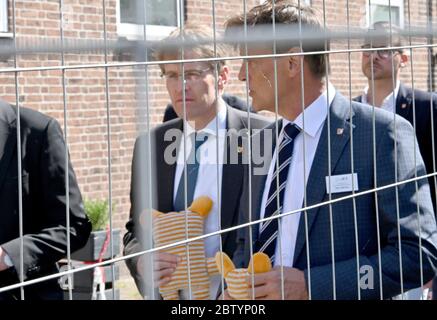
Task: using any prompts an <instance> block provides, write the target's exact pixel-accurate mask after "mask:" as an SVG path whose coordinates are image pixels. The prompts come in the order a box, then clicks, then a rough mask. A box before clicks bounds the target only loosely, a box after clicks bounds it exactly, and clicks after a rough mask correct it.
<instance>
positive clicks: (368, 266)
mask: <svg viewBox="0 0 437 320" xmlns="http://www.w3.org/2000/svg"><path fill="white" fill-rule="evenodd" d="M272 17H274V21H276V24H277V28H278V29H279V28H280V27H282V26H283V25H284V24H287V26H290V27H291V28H293V26H296V27H298V24H299V22H300V21H301V22H302V29H303V30H304V31H307V32H316V34H323V31H324V29H323V23H322V22H321V21H322V20H321V19H320V15H319V14H318V12H317V11H316V10H315V9H313V8H311V7H309V6H305V5H301V6H300V7H299V6H298V5H297V4H296V2H295V1H290V0H283V1H281V0H280V1H275V3H274V4H272V1H267V2H265V3H264V4H262V5H259V6H256V7H254V8H252V9H251V10H250V11H249V12H248V14H247V15H246V16H245V15H239V16H236V17H234V18H231V19H230V20H228V21H227V27H226V30H227V31H226V32H238V31H236V30H235V29H236V28H238V27H240V28H241V27H243V25H244V23H245V21H247V25H248V26H249V30H248V32H249V35H250V33H251V32H252V30H253V29H255V28H256V26H257V25H258V24H262V25H263V26H264V28H265V26H266V25H267V24H272V23H273V22H272V20H273V18H272ZM304 39H305V37H304ZM275 43H276V45H277V52H278V53H287V52H288V53H298V52H301V51H302V50H303V51H304V52H305V51H325V50H326V49H325V43H324V42H322V41H321V42H320V43H315V42H308V41H305V40H304V41H303V44H302V49H301V48H300V44H299V40H297V41H292V40H291V41H286V40H277V41H276V42H275ZM272 48H273V41H272V42H271V43H263V44H262V45H260V44H258V45H257V46H250V48H249V50H248V53H247V54H248V55H257V54H271V53H272V52H273V49H272ZM325 58H326V57H325V56H324V55H322V54H320V55H306V56H298V55H294V56H284V57H278V58H276V59H275V61H276V63H277V68H275V66H274V62H273V59H271V58H263V59H254V60H250V61H248V63H247V68H248V69H247V72H248V79H246V64H244V63H243V65H242V67H241V70H240V74H239V77H240V79H241V80H243V81H246V80H247V81H248V83H249V86H250V95H251V96H252V99H253V102H252V103H253V107H254V109H255V110H257V111H259V110H260V109H261V108H263V109H267V110H270V111H274V110H275V92H278V96H277V100H276V101H277V103H278V110H279V114H280V115H281V116H282V117H283V120H282V121H279V123H278V132H279V140H278V143H276V141H275V139H273V145H274V146H276V149H277V150H275V153H274V155H273V158H272V161H271V163H270V165H269V169H268V172H264V174H254V172H255V170H256V169H257V166H259V165H257V164H255V163H254V164H253V167H252V168H253V172H251V173H250V174H251V189H249V187H248V178H249V176H248V175H246V176H245V182H244V187H245V189H244V190H243V195H242V200H241V204H242V206H241V210H240V214H241V217H242V220H241V222H247V221H249V220H250V219H251V220H252V221H254V220H256V219H259V218H267V217H274V216H275V215H278V213H286V212H291V211H294V210H299V209H302V208H303V207H304V205H305V206H312V205H316V204H319V203H322V202H325V201H328V200H330V199H331V198H332V199H336V198H339V197H343V196H347V195H350V194H352V192H353V190H355V191H356V192H361V191H365V190H370V189H373V188H375V187H380V186H385V185H388V184H391V183H394V182H395V181H396V180H395V179H396V177H397V178H398V180H399V181H402V180H405V179H409V178H413V177H414V171H415V170H417V172H418V174H423V173H424V172H425V167H424V165H423V162H422V158H421V156H420V153H419V151H418V150H416V153H414V149H413V143H411V141H414V139H415V137H414V132H413V129H412V127H411V125H410V124H409V123H408V122H407V121H405V120H404V119H402V118H400V117H399V118H397V119H396V130H397V139H396V138H395V135H394V130H395V127H394V121H393V120H394V119H393V117H392V116H391V115H390V114H388V113H387V112H385V111H381V110H375V117H374V118H375V119H374V121H373V113H372V108H370V107H368V106H364V105H361V104H358V103H355V102H354V103H352V112H350V111H351V110H350V103H349V100H348V99H346V98H344V97H343V96H342V95H341V94H340V93H338V92H337V91H336V89H335V88H334V87H333V85H332V84H329V83H326V78H325V77H326V72H327V70H328V69H329V68H328V66H327V59H325ZM301 63H302V65H303V67H302V68H301ZM275 69H276V70H277V71H278V72H277V84H278V87H277V88H276V90H275V88H274V87H273V86H271V85H270V84H272V83H275ZM302 73H303V77H302ZM302 78H303V79H304V80H303V86H304V89H305V90H304V96H302V92H303V90H302V89H301V79H302ZM302 102H303V106H302ZM302 108H304V112H302V110H303V109H302ZM373 126H375V130H376V136H377V137H378V139H377V141H376V142H375V143H376V144H377V145H376V154H374V153H373V143H374V141H373V139H372V128H373ZM269 129H270V131H273V132H275V125H271V126H269V127H267V128H266V129H264V130H262V131H261V132H260V135H262V136H266V135H267V134H268V133H269V131H268V130H269ZM351 134H352V135H353V141H354V143H353V154H354V158H353V160H354V162H353V165H354V166H353V169H352V167H351V159H352V157H351V152H352V149H351V148H352V146H351ZM271 136H272V137H275V134H272V135H271ZM261 141H263V138H261ZM304 141H305V148H304V144H303V143H304ZM328 143H329V146H328ZM394 143H396V147H397V149H396V152H397V155H398V166H397V171H396V170H395V163H394V157H393V153H394V152H395V151H394ZM261 146H263V144H261ZM255 147H256V145H254V146H253V148H255ZM304 150H305V153H304ZM414 155H416V157H417V159H418V161H417V162H416V163H415V162H414ZM373 157H376V162H374V161H373ZM276 160H278V165H279V169H277V168H276ZM374 170H376V172H377V176H376V184H375V181H374V176H373V173H374ZM326 177H328V182H327V180H326ZM329 177H331V179H330V181H331V183H330V184H329ZM277 179H278V180H277ZM417 183H418V190H417V191H416V187H415V183H408V184H402V185H400V186H399V187H398V188H397V192H396V189H395V188H389V189H384V190H380V191H378V192H377V193H368V194H364V195H362V196H359V197H356V198H355V205H354V202H353V200H352V199H347V200H343V201H339V202H335V203H332V204H331V205H324V206H320V207H317V208H314V209H311V210H306V211H302V212H299V211H297V213H293V214H291V215H288V216H285V217H283V218H281V223H280V224H279V223H278V221H277V219H273V220H269V221H270V222H264V223H262V224H261V225H256V226H254V227H253V228H251V229H250V228H244V229H242V232H241V233H240V234H239V235H238V248H237V251H236V252H235V254H234V260H235V263H236V264H237V265H239V266H246V265H247V263H248V261H249V257H250V256H251V253H252V252H251V249H252V246H253V251H254V252H256V251H263V252H265V253H267V254H268V255H269V256H270V257H271V259H272V261H273V263H274V269H273V270H272V271H271V272H266V273H264V274H259V275H255V276H254V278H253V281H252V278H251V277H250V278H249V279H248V281H249V283H250V284H251V285H252V284H253V286H254V294H255V295H254V298H256V299H281V298H284V299H308V298H311V299H333V298H334V297H335V298H336V299H357V298H358V294H360V297H361V299H379V298H380V297H382V298H388V297H392V296H394V295H397V294H399V292H400V291H401V274H400V266H402V270H403V273H402V284H403V289H404V290H407V289H409V288H413V287H417V286H420V274H421V273H420V266H419V263H418V261H419V254H420V253H421V254H422V258H423V270H422V271H423V276H424V280H425V281H428V280H429V279H431V278H432V276H433V275H434V272H435V266H436V262H437V248H436V243H437V233H436V222H435V218H434V214H433V209H432V204H431V197H430V193H429V186H428V182H427V180H426V179H422V180H418V181H417ZM277 186H279V190H280V192H277ZM325 186H326V187H325ZM305 188H306V189H305ZM249 190H251V203H249V199H250V197H249V192H250V191H249ZM304 195H306V198H305V197H304ZM304 199H305V200H304ZM278 203H279V208H278V207H277V206H278ZM397 203H399V212H397ZM249 205H251V208H252V212H250V211H249V208H250V207H249ZM354 209H356V211H354ZM418 209H419V210H420V223H419V219H418V212H417V210H418ZM354 212H356V220H355V215H354ZM250 214H251V216H250ZM398 214H399V218H400V219H398V216H397V215H398ZM355 221H356V224H355ZM398 228H399V229H398ZM251 231H252V234H251V236H252V238H250V232H251ZM398 232H399V234H400V238H398ZM378 235H379V236H380V238H379V237H378ZM356 236H357V239H356ZM419 237H420V238H419ZM249 239H253V242H252V243H251V242H250V241H249ZM306 239H307V240H306ZM378 239H379V240H380V241H378ZM419 240H421V241H422V242H421V246H420V245H419ZM400 257H401V258H402V261H400ZM379 261H380V262H381V264H379ZM281 266H282V267H283V269H282V268H281ZM379 266H380V267H381V269H380V268H379ZM282 271H283V277H282ZM362 271H364V274H362V273H361V272H362ZM366 275H367V276H368V278H367V281H364V283H363V282H362V280H363V276H366ZM334 278H335V282H334ZM380 279H381V280H382V283H380ZM282 284H283V287H282ZM334 284H335V285H334ZM380 285H381V286H382V289H383V291H382V292H380ZM282 288H283V289H284V296H282ZM250 293H252V290H250Z"/></svg>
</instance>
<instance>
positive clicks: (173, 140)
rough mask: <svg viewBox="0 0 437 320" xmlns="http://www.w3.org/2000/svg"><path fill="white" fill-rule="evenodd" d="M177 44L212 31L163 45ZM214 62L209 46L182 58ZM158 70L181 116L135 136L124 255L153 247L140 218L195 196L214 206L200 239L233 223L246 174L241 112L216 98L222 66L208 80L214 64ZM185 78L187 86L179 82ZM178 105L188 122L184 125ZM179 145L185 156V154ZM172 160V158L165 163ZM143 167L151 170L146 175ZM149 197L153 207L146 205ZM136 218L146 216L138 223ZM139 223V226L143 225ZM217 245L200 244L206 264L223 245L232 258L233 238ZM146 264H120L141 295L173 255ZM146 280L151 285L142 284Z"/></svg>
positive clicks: (220, 50) (191, 32)
mask: <svg viewBox="0 0 437 320" xmlns="http://www.w3.org/2000/svg"><path fill="white" fill-rule="evenodd" d="M182 37H184V39H186V40H187V39H188V40H192V41H202V39H203V40H205V38H206V39H208V38H211V37H212V31H211V30H210V29H208V28H207V27H205V26H194V25H187V26H185V27H184V28H183V29H181V30H176V31H174V32H173V33H172V34H171V35H170V36H169V38H167V39H166V40H169V41H170V40H175V39H182ZM164 41H165V40H164ZM225 49H226V48H225V47H224V46H222V45H217V56H218V57H225V56H226V51H225ZM179 50H180V49H179V47H178V48H177V49H175V48H172V49H166V50H162V51H158V52H157V53H156V57H157V60H160V61H162V60H174V59H179V57H180V52H179ZM214 56H215V52H214V45H213V44H212V43H211V44H201V45H199V46H191V47H189V48H188V49H186V50H185V51H184V58H185V59H198V58H211V57H214ZM161 70H162V74H163V77H164V78H165V81H166V85H167V90H168V93H169V96H170V98H171V102H172V104H173V106H174V107H175V110H176V113H177V115H178V116H179V117H178V118H177V119H174V120H171V121H168V122H165V123H163V124H161V125H158V126H157V127H156V128H154V129H153V130H151V132H150V135H141V136H140V137H139V138H138V139H137V141H136V142H135V149H134V155H133V160H132V180H131V211H130V220H129V221H128V223H127V224H126V228H127V233H126V234H125V236H124V246H125V247H124V253H125V254H130V253H135V252H139V251H142V250H144V249H145V248H151V246H152V244H151V242H150V239H144V237H142V235H150V233H151V229H150V228H151V220H150V219H149V220H148V222H144V216H146V217H148V218H150V214H147V212H146V213H144V210H145V209H146V208H154V209H157V210H159V211H161V212H164V213H165V212H170V211H181V210H184V208H185V205H186V204H187V205H190V204H191V202H192V200H193V199H195V198H196V197H198V196H201V195H206V196H209V197H210V198H211V199H212V200H213V203H214V205H213V208H212V210H211V212H210V213H209V215H208V217H207V219H206V221H205V230H204V231H205V233H209V232H214V231H217V230H221V229H224V228H228V227H230V226H233V225H235V224H236V223H237V221H238V207H239V199H240V195H241V190H242V182H243V170H244V169H243V165H241V162H242V161H241V155H242V153H241V148H242V147H243V146H242V145H241V141H242V140H241V136H240V134H239V132H238V131H240V130H247V128H248V127H249V125H248V120H249V119H248V116H247V112H242V111H239V110H236V109H235V108H231V107H230V106H229V105H227V104H226V103H225V101H224V100H223V99H222V97H221V96H222V93H223V91H224V89H225V86H226V83H227V81H228V67H227V66H226V65H225V61H223V60H221V61H220V62H219V63H218V67H217V71H218V73H217V76H214V64H212V63H209V62H190V63H185V64H184V69H183V70H182V67H181V65H180V64H162V65H161ZM183 73H184V80H185V85H184V84H183V82H182V77H183ZM216 87H217V89H218V91H216ZM184 90H185V93H184ZM184 98H185V107H186V117H187V118H186V120H187V121H184V120H183V119H184V110H183V109H184V102H183V99H184ZM250 120H251V127H252V128H262V127H264V126H266V125H267V124H268V122H267V121H266V120H265V119H264V118H262V117H261V116H258V115H253V114H251V115H250ZM185 136H186V137H187V139H186V140H185ZM184 140H185V141H184ZM149 141H150V143H149ZM193 142H194V143H193ZM198 142H200V143H201V145H199V144H198ZM217 143H218V148H217ZM185 145H186V147H187V149H186V150H185V152H184V146H185ZM194 145H195V147H194ZM193 147H194V148H193ZM217 149H218V150H217ZM239 150H240V151H239ZM193 151H194V154H193V153H192V152H193ZM217 151H218V153H217ZM184 154H185V157H184ZM190 154H191V155H192V157H191V156H190ZM233 154H234V155H237V158H238V160H237V161H230V160H231V159H230V158H229V157H231V158H232V155H233ZM171 157H173V158H172V159H170V158H171ZM217 159H219V162H217ZM221 159H223V161H222V160H221ZM192 160H194V161H192ZM234 160H235V159H234ZM184 162H187V192H184V170H185V166H184ZM193 162H194V164H193ZM148 167H150V168H151V170H150V171H148ZM192 173H194V174H192ZM149 178H150V184H149V186H148V185H147V182H148V181H149ZM218 194H220V196H221V197H220V198H219V197H218ZM150 195H152V196H151V200H148V199H149V198H148V197H149V196H150ZM185 196H186V198H187V199H186V202H185ZM142 213H144V214H143V215H142V216H141V214H142ZM219 213H220V215H219ZM141 217H142V218H141ZM140 219H143V222H142V223H141V221H140ZM144 226H145V227H144ZM147 228H149V229H147ZM221 239H222V244H220V236H214V237H209V238H207V239H206V240H205V248H206V256H207V257H211V256H214V255H215V253H216V252H217V251H219V250H220V249H221V245H222V248H223V250H224V251H225V252H227V253H228V254H230V255H232V253H233V252H234V250H235V233H225V234H223V235H222V237H221ZM146 260H147V257H146V256H145V255H143V256H141V258H134V259H128V260H126V263H127V266H128V268H129V270H130V272H131V274H132V276H133V277H134V278H135V281H136V283H137V286H138V288H139V290H140V292H141V293H142V294H143V296H144V295H147V293H148V292H150V291H149V290H150V285H149V284H150V283H151V282H153V281H155V284H156V285H157V286H161V285H163V284H166V283H168V282H169V280H170V277H171V274H172V273H173V272H174V269H175V268H176V266H177V256H174V255H170V254H165V253H159V254H156V255H155V260H154V269H153V270H150V271H146V270H144V268H145V267H144V266H145V265H146V264H147V263H146V262H147V261H146ZM152 273H153V274H154V279H150V278H148V279H146V277H148V276H150V274H152ZM220 282H221V281H220V277H219V276H218V277H215V278H214V279H213V280H212V281H211V290H210V292H211V298H215V297H216V296H215V295H216V292H217V290H218V288H219V285H220ZM150 294H151V293H149V295H150Z"/></svg>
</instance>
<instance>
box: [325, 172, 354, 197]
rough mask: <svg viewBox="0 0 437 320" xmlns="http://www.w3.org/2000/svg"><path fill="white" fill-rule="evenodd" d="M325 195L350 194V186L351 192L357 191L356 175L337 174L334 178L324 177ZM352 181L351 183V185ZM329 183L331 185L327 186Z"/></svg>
mask: <svg viewBox="0 0 437 320" xmlns="http://www.w3.org/2000/svg"><path fill="white" fill-rule="evenodd" d="M325 179H326V193H328V194H329V192H331V193H340V192H351V191H352V185H353V190H354V191H358V176H357V174H356V173H354V174H350V173H348V174H339V175H336V176H331V179H330V178H329V176H326V178H325ZM352 179H353V183H352ZM329 182H331V185H329Z"/></svg>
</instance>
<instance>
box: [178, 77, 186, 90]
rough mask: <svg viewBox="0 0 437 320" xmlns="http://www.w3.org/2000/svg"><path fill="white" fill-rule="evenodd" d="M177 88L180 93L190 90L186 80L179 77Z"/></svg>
mask: <svg viewBox="0 0 437 320" xmlns="http://www.w3.org/2000/svg"><path fill="white" fill-rule="evenodd" d="M184 84H185V85H184ZM176 88H177V90H178V91H179V92H182V90H184V89H185V91H187V90H188V88H189V84H188V81H187V80H186V79H182V77H179V78H178V80H177V84H176Z"/></svg>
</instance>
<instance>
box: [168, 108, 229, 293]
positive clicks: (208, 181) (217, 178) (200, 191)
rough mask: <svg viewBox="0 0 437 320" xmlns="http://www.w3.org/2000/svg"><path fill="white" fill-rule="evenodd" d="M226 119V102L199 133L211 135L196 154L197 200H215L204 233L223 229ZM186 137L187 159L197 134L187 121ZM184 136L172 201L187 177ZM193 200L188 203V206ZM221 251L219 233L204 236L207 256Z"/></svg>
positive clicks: (216, 285)
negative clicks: (221, 197) (222, 186)
mask: <svg viewBox="0 0 437 320" xmlns="http://www.w3.org/2000/svg"><path fill="white" fill-rule="evenodd" d="M226 118H227V110H226V105H225V104H224V103H222V104H220V106H219V108H218V113H217V116H216V118H214V119H213V120H211V122H209V123H208V125H207V126H206V127H205V128H203V129H201V130H199V131H198V132H197V133H198V134H199V133H205V134H207V135H208V140H206V141H205V143H203V144H202V145H201V146H200V148H199V149H198V151H197V153H198V155H197V156H200V160H199V162H200V163H199V173H198V176H197V181H196V187H195V189H194V197H193V199H196V198H197V197H199V196H208V197H210V198H211V199H212V201H213V206H212V209H211V211H210V213H209V214H208V216H207V218H206V220H205V224H204V234H207V233H211V232H215V231H219V230H220V216H219V201H218V194H219V193H218V190H220V195H221V190H222V189H221V185H222V173H223V157H224V146H225V138H226ZM217 120H218V130H217ZM186 131H187V140H186V148H187V149H186V150H185V159H188V157H189V154H190V152H191V148H192V147H193V146H192V139H190V135H191V134H194V132H195V129H194V128H193V127H192V126H191V125H190V124H189V123H188V122H187V123H186ZM217 133H218V136H219V139H218V141H219V143H218V157H217ZM184 139H185V134H184V136H183V137H182V139H181V142H180V145H179V149H178V156H177V164H176V173H175V177H174V186H175V187H174V190H173V201H175V199H176V193H177V188H178V186H179V181H180V179H184V176H183V172H184ZM189 205H190V203H188V206H189ZM219 250H220V236H212V237H208V238H205V254H206V257H213V256H214V255H215V254H216V252H217V251H219ZM220 279H221V278H220V276H215V277H213V278H211V285H210V296H211V299H215V298H216V296H215V295H216V293H217V289H218V288H219V285H220V283H221V281H220Z"/></svg>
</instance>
